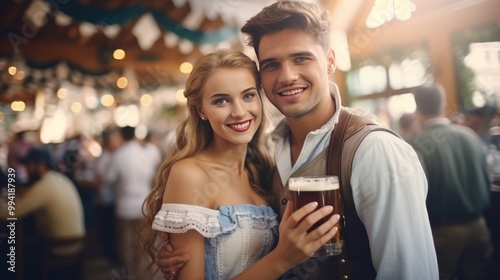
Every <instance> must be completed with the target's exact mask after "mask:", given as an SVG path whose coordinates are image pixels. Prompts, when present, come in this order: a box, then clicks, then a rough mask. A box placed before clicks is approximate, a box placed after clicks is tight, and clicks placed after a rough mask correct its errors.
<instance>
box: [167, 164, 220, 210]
mask: <svg viewBox="0 0 500 280" xmlns="http://www.w3.org/2000/svg"><path fill="white" fill-rule="evenodd" d="M209 182H210V176H209V174H208V172H207V170H206V169H204V168H203V166H202V165H200V163H199V162H198V161H196V160H194V159H192V158H187V159H183V160H180V161H178V162H176V163H175V164H173V165H172V168H171V170H170V174H169V177H168V180H167V185H166V186H165V193H164V196H163V202H164V203H181V204H192V205H198V206H203V207H210V205H211V204H212V201H211V200H210V199H207V198H206V197H205V195H204V192H205V186H206V184H207V183H209Z"/></svg>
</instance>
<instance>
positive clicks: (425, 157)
mask: <svg viewBox="0 0 500 280" xmlns="http://www.w3.org/2000/svg"><path fill="white" fill-rule="evenodd" d="M414 97H415V103H416V105H417V110H416V114H417V117H418V119H419V121H420V123H421V125H422V128H423V130H422V133H420V134H419V135H417V136H416V137H415V138H413V139H412V140H411V141H410V144H411V145H412V146H413V148H414V149H415V151H416V152H417V154H418V155H419V159H420V161H421V163H422V166H423V167H424V170H425V173H426V177H427V181H428V184H429V192H428V194H427V211H428V214H429V220H430V223H431V227H432V234H433V238H434V246H435V248H436V253H437V258H438V266H439V277H440V279H456V278H455V277H457V278H458V279H459V280H465V279H470V280H473V279H474V280H479V279H490V278H488V276H487V275H486V268H487V265H488V262H489V260H490V257H491V253H492V244H491V239H490V234H489V231H488V228H487V226H486V223H485V219H484V217H483V211H484V210H485V209H486V207H488V204H489V189H490V183H491V182H490V177H489V173H488V165H487V163H486V157H485V154H484V153H483V151H482V144H481V140H480V139H479V137H478V135H477V134H476V133H475V132H474V131H472V130H471V129H470V128H467V127H464V126H461V125H455V124H451V122H450V120H449V119H447V118H445V117H444V112H445V108H446V97H445V91H444V88H443V87H442V86H441V85H439V84H432V85H424V86H420V87H418V88H417V89H416V90H415V92H414Z"/></svg>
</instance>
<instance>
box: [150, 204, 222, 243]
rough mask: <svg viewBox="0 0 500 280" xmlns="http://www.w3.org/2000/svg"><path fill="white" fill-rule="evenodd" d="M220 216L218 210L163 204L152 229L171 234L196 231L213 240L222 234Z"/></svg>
mask: <svg viewBox="0 0 500 280" xmlns="http://www.w3.org/2000/svg"><path fill="white" fill-rule="evenodd" d="M218 215H219V211H218V210H213V209H209V208H205V207H201V206H196V205H188V204H163V205H162V206H161V209H160V211H159V212H158V214H156V216H155V220H154V221H153V226H152V227H153V229H155V230H159V231H164V232H169V233H184V232H186V231H188V230H191V229H194V230H196V231H197V232H199V233H200V234H201V235H203V236H204V237H205V238H212V237H216V236H217V235H219V234H221V233H222V229H221V226H220V223H219V220H218V218H217V216H218Z"/></svg>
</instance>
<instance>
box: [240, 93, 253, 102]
mask: <svg viewBox="0 0 500 280" xmlns="http://www.w3.org/2000/svg"><path fill="white" fill-rule="evenodd" d="M254 97H255V93H247V94H245V95H244V96H243V99H245V100H248V99H252V98H254Z"/></svg>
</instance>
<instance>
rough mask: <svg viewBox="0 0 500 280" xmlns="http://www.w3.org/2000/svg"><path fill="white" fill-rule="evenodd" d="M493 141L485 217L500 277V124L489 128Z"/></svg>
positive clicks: (490, 153)
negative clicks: (487, 204) (488, 197)
mask: <svg viewBox="0 0 500 280" xmlns="http://www.w3.org/2000/svg"><path fill="white" fill-rule="evenodd" d="M489 131H490V132H489V134H490V137H491V143H490V146H489V148H490V149H489V150H488V155H487V161H488V166H489V170H490V175H491V178H492V183H491V200H490V206H489V207H488V208H487V209H486V211H485V212H484V217H485V219H486V222H487V224H488V227H489V229H490V231H491V239H492V241H493V246H494V251H493V270H494V271H496V273H497V274H496V275H498V278H499V279H500V126H498V125H496V123H495V124H493V126H492V127H491V128H490V130H489Z"/></svg>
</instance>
